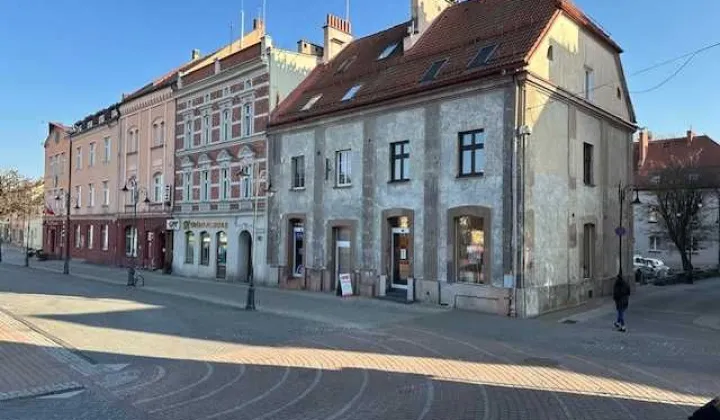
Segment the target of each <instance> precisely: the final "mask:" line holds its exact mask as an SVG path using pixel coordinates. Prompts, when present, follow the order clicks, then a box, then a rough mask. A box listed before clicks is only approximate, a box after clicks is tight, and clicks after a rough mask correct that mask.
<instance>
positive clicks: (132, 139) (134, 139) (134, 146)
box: [127, 127, 140, 153]
mask: <svg viewBox="0 0 720 420" xmlns="http://www.w3.org/2000/svg"><path fill="white" fill-rule="evenodd" d="M139 134H140V132H139V130H138V128H137V127H130V129H128V132H127V151H128V153H133V152H137V150H138V141H139Z"/></svg>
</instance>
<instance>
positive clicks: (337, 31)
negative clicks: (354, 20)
mask: <svg viewBox="0 0 720 420" xmlns="http://www.w3.org/2000/svg"><path fill="white" fill-rule="evenodd" d="M323 30H324V31H325V46H324V51H323V61H324V62H325V63H327V62H329V61H330V60H332V59H333V58H335V57H336V56H337V55H338V54H339V53H340V51H342V50H343V48H345V47H346V46H347V45H348V44H349V43H350V42H352V40H353V36H352V35H351V32H352V28H351V25H350V21H349V20H345V19H343V18H340V17H337V16H335V15H331V14H328V15H327V22H326V23H325V26H324V27H323Z"/></svg>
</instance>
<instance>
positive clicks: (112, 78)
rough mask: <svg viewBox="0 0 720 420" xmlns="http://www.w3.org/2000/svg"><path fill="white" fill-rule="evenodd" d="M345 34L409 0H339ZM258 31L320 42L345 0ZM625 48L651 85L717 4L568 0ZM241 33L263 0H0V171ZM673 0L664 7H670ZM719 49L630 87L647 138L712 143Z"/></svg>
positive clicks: (271, 4)
mask: <svg viewBox="0 0 720 420" xmlns="http://www.w3.org/2000/svg"><path fill="white" fill-rule="evenodd" d="M350 1H351V5H350V18H351V21H352V24H353V33H354V35H355V36H364V35H368V34H370V33H373V32H376V31H378V30H381V29H384V28H387V27H389V26H393V25H396V24H397V23H399V22H402V21H405V20H407V19H408V18H409V15H410V0H350ZM266 2H267V3H266V8H267V9H266V10H267V24H268V33H269V34H270V35H271V36H272V38H273V40H274V43H275V45H277V46H279V47H281V48H287V49H294V48H295V47H296V43H297V41H298V40H299V39H301V38H304V39H308V40H310V41H314V42H316V43H319V44H322V25H323V23H324V21H325V15H326V14H327V13H334V14H337V15H341V16H344V14H345V0H303V1H299V0H266ZM575 2H576V4H577V5H578V6H580V8H581V9H583V10H584V11H585V12H586V13H587V14H588V15H589V16H590V17H591V18H593V19H594V20H595V21H596V22H598V23H599V24H600V26H602V27H603V28H604V29H605V30H606V31H607V32H608V33H610V35H611V36H612V37H613V39H614V40H615V41H616V42H618V43H619V44H620V45H621V46H622V47H623V49H624V50H625V53H624V54H623V56H622V60H623V64H624V66H625V72H626V74H627V75H628V83H629V86H630V91H631V93H632V92H640V91H645V90H648V89H651V88H653V87H655V86H656V85H658V84H660V83H661V82H663V81H664V80H665V79H667V78H668V77H669V76H671V75H672V74H673V73H674V72H675V71H677V70H678V68H679V67H680V66H681V65H682V64H683V62H684V60H679V61H675V62H673V63H670V64H668V65H665V66H661V67H658V68H657V69H655V70H653V71H650V72H646V73H643V74H640V75H635V76H633V73H635V72H637V71H638V70H642V69H645V68H647V67H650V66H653V65H655V64H657V63H661V62H664V61H666V60H668V59H672V58H676V57H679V56H681V55H684V54H686V53H688V52H692V51H695V50H697V49H699V48H702V47H703V46H707V45H710V44H714V43H717V42H720V32H718V31H717V26H718V24H717V21H716V20H717V16H720V1H717V0H684V1H683V2H675V1H671V0H663V1H657V0H632V1H628V0H575ZM243 3H244V8H245V11H246V24H245V27H246V30H249V29H248V28H250V26H251V20H252V18H253V17H256V16H258V15H259V13H260V10H261V4H262V0H244V2H243V1H242V0H208V1H201V2H197V1H190V0H115V1H89V0H0V168H8V167H14V168H17V169H19V170H20V171H21V172H23V173H24V174H26V175H28V176H41V175H42V171H43V158H44V154H43V148H42V142H43V141H44V139H45V137H46V135H47V123H48V122H49V121H58V122H62V123H65V124H68V125H70V124H72V123H74V122H75V121H77V120H79V119H81V118H82V117H84V116H86V115H88V114H91V113H94V112H96V111H97V110H100V109H102V108H104V107H106V106H108V105H110V104H113V103H115V102H118V101H119V100H120V98H121V95H122V93H128V92H131V91H133V90H135V89H137V88H139V87H141V86H143V85H145V84H147V83H148V82H149V81H151V80H152V79H154V78H156V77H158V76H160V75H162V74H164V73H166V72H167V71H169V70H171V69H172V68H174V67H176V66H178V65H179V64H182V63H183V62H185V61H187V60H188V59H189V58H190V55H191V51H192V49H193V48H199V49H200V50H201V51H202V52H203V53H207V52H210V51H213V50H215V49H217V48H219V47H220V46H222V45H224V44H226V43H227V42H228V41H229V40H230V36H231V25H232V26H233V29H232V32H233V33H234V34H235V36H238V34H239V26H240V11H241V9H242V8H243ZM670 6H672V7H670ZM718 64H720V47H716V48H713V49H711V50H708V51H706V52H704V53H701V54H698V55H697V56H695V57H694V58H693V60H692V61H691V62H690V63H689V64H688V65H687V66H686V67H685V68H684V69H683V70H682V71H681V72H680V73H679V74H678V75H677V76H676V77H674V78H672V79H671V80H670V81H669V82H667V83H666V84H664V85H663V86H662V87H661V88H658V89H654V90H652V91H650V92H647V93H636V94H632V95H631V97H632V100H633V103H634V106H635V110H636V112H637V116H638V125H639V126H641V127H648V128H649V129H650V130H652V131H653V133H654V134H655V136H656V137H658V136H670V135H680V134H681V133H685V131H686V130H687V129H689V128H690V127H692V128H693V129H694V130H695V131H696V132H697V133H700V134H708V135H710V136H711V137H713V138H714V139H716V140H718V141H720V102H718V100H717V99H718V98H720V83H717V78H716V77H715V73H716V72H717V68H718Z"/></svg>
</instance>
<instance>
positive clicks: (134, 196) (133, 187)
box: [122, 175, 150, 286]
mask: <svg viewBox="0 0 720 420" xmlns="http://www.w3.org/2000/svg"><path fill="white" fill-rule="evenodd" d="M128 185H130V188H128ZM122 192H124V193H127V192H130V194H131V195H130V199H131V201H132V206H133V227H134V232H133V236H132V238H131V239H132V243H133V249H132V253H131V255H130V257H131V258H132V261H131V263H130V267H128V279H127V285H128V286H134V285H135V265H136V264H137V248H138V221H137V206H138V202H139V201H140V194H143V195H144V196H145V200H143V203H145V204H148V203H150V198H149V197H148V191H147V188H144V187H138V183H137V177H136V176H135V175H133V176H131V177H130V178H129V179H128V180H127V181H126V182H125V185H124V186H123V187H122Z"/></svg>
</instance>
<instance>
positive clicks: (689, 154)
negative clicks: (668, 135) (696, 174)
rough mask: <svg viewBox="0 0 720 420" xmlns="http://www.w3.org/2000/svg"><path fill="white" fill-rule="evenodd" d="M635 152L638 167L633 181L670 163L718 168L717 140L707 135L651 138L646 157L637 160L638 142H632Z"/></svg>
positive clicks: (641, 180) (719, 148) (700, 168)
mask: <svg viewBox="0 0 720 420" xmlns="http://www.w3.org/2000/svg"><path fill="white" fill-rule="evenodd" d="M633 147H634V156H635V159H636V162H638V167H637V168H636V174H635V176H636V183H638V184H640V185H643V184H644V183H646V182H647V181H648V180H647V177H648V176H651V175H653V173H654V172H656V171H658V170H661V169H663V168H667V167H669V166H672V165H673V163H676V164H681V165H683V164H684V165H686V164H688V163H689V162H692V166H693V168H696V169H697V170H698V171H703V170H706V171H708V170H709V171H716V170H720V144H718V143H716V142H715V141H714V140H713V139H711V138H710V137H709V136H706V135H697V136H694V137H693V139H692V141H688V138H687V137H679V138H672V139H662V140H650V141H649V142H648V149H647V155H646V157H645V161H644V162H642V164H641V165H640V163H641V162H639V158H640V143H639V142H637V141H636V142H635V143H634V144H633Z"/></svg>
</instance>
